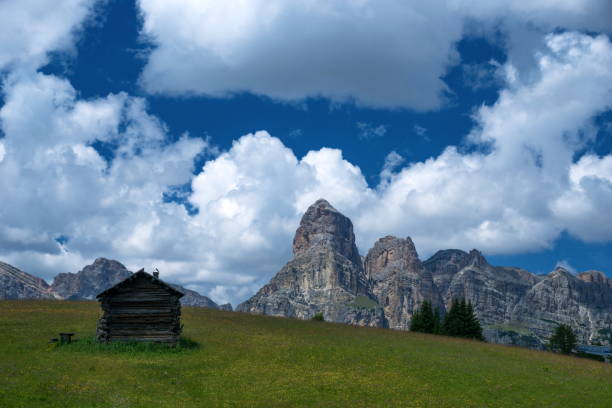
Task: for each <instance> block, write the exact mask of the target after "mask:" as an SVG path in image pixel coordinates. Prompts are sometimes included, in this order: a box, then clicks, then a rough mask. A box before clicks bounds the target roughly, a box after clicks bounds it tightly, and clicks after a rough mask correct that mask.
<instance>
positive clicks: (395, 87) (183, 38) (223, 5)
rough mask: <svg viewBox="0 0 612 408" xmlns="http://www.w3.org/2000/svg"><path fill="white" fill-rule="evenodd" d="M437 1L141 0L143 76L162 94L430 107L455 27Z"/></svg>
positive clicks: (451, 56)
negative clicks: (146, 52) (149, 47)
mask: <svg viewBox="0 0 612 408" xmlns="http://www.w3.org/2000/svg"><path fill="white" fill-rule="evenodd" d="M445 3H446V2H445V1H443V0H434V1H427V2H412V3H410V5H408V3H406V2H402V1H396V0H386V1H378V0H377V1H367V0H365V1H362V0H360V1H352V0H341V1H335V2H328V1H324V0H312V1H297V2H296V1H289V0H252V1H240V0H235V1H225V2H219V1H213V0H208V1H197V2H195V1H189V0H183V1H179V2H178V3H177V2H174V3H168V2H165V1H159V0H142V1H140V3H139V4H140V7H141V9H142V12H143V16H144V29H143V31H144V34H145V35H146V36H148V37H149V38H151V39H152V40H153V41H154V42H155V43H156V44H157V45H158V47H157V48H156V49H155V50H154V51H153V53H152V54H151V56H150V58H149V61H148V63H147V66H146V68H145V71H144V73H143V76H142V82H143V84H144V86H145V88H146V89H147V90H149V91H150V92H167V93H170V94H180V93H198V94H206V95H212V96H231V95H232V94H233V93H235V92H241V91H250V92H253V93H256V94H263V95H267V96H270V97H272V98H275V99H282V100H289V101H296V100H301V99H303V98H307V97H319V96H323V97H327V98H330V99H331V100H333V101H340V102H345V101H352V100H354V101H355V102H356V103H357V104H360V105H366V106H378V107H412V108H415V109H419V110H423V109H432V108H436V107H438V106H440V103H441V101H442V100H443V96H444V93H445V92H446V85H445V84H444V82H443V81H442V80H441V79H440V77H441V76H442V75H443V74H444V72H445V70H446V67H447V65H448V64H451V63H453V62H454V61H455V60H456V58H457V55H456V52H455V51H454V45H453V44H454V42H455V41H457V40H459V38H460V37H461V31H462V22H461V20H460V19H458V18H455V16H454V15H453V13H452V11H451V10H449V9H448V7H446V6H445ZM432 22H434V23H433V24H432ZM424 39H426V40H427V46H422V44H421V43H420V42H421V41H424ZM178 61H180V63H177V62H178Z"/></svg>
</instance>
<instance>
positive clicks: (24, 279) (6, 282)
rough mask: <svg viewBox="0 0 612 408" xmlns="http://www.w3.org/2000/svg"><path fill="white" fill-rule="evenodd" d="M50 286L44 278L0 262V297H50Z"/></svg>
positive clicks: (51, 295)
mask: <svg viewBox="0 0 612 408" xmlns="http://www.w3.org/2000/svg"><path fill="white" fill-rule="evenodd" d="M51 298H53V294H52V293H51V288H50V287H49V285H48V284H47V282H45V281H44V280H42V279H40V278H37V277H36V276H32V275H30V274H29V273H26V272H24V271H22V270H19V269H17V268H15V267H14V266H12V265H9V264H7V263H4V262H0V299H51Z"/></svg>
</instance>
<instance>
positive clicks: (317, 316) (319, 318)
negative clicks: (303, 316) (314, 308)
mask: <svg viewBox="0 0 612 408" xmlns="http://www.w3.org/2000/svg"><path fill="white" fill-rule="evenodd" d="M311 320H314V321H316V322H324V321H325V318H324V317H323V312H318V313H315V315H314V316H312V319H311Z"/></svg>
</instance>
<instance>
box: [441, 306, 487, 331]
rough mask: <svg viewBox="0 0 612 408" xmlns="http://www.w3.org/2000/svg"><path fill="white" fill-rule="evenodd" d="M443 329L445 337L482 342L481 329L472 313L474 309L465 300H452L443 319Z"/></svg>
mask: <svg viewBox="0 0 612 408" xmlns="http://www.w3.org/2000/svg"><path fill="white" fill-rule="evenodd" d="M443 328H444V334H446V335H447V336H454V337H465V338H469V339H476V340H483V341H484V337H483V335H482V327H481V326H480V322H479V321H478V318H477V317H476V314H475V313H474V307H473V306H472V303H471V302H466V301H465V299H461V300H459V299H453V303H452V305H451V308H450V310H449V311H448V313H447V314H446V316H445V317H444V324H443Z"/></svg>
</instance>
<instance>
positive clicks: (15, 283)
mask: <svg viewBox="0 0 612 408" xmlns="http://www.w3.org/2000/svg"><path fill="white" fill-rule="evenodd" d="M130 275H132V272H130V271H129V270H128V269H127V268H126V267H125V266H124V265H123V264H121V263H120V262H117V261H115V260H111V259H106V258H97V259H96V260H95V261H94V263H93V264H91V265H87V266H85V267H84V268H83V269H81V270H80V271H79V272H77V273H60V274H58V275H57V276H56V277H55V278H54V279H53V284H52V285H51V286H49V285H48V284H47V282H45V281H44V280H43V279H40V278H37V277H35V276H32V275H30V274H28V273H25V272H23V271H20V270H19V269H17V268H15V267H13V266H11V265H9V264H6V263H4V262H0V299H52V298H56V299H69V300H85V299H87V300H92V299H95V297H96V295H98V293H100V292H102V291H104V290H106V289H108V288H110V287H111V286H114V285H116V284H117V283H119V282H121V281H122V280H124V279H126V278H127V277H129V276H130ZM170 285H171V286H172V287H174V288H175V289H177V290H179V291H181V292H183V293H184V294H185V296H183V297H182V298H181V304H182V305H183V306H195V307H206V308H211V309H222V310H229V311H231V310H232V305H230V304H229V303H227V304H224V305H221V306H219V305H217V304H216V303H215V302H213V301H212V300H211V299H210V298H208V297H206V296H203V295H200V294H199V293H198V292H196V291H194V290H190V289H186V288H184V287H182V286H180V285H176V284H172V283H170Z"/></svg>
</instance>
